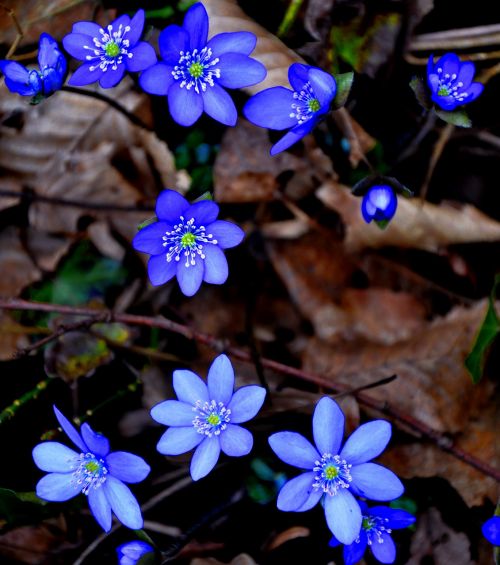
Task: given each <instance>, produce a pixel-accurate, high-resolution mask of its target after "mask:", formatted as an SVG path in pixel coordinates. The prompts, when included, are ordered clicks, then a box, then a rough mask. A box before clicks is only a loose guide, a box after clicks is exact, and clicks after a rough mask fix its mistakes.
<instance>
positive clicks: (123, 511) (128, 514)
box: [101, 475, 144, 530]
mask: <svg viewBox="0 0 500 565" xmlns="http://www.w3.org/2000/svg"><path fill="white" fill-rule="evenodd" d="M101 488H102V489H104V493H105V494H106V498H107V499H108V502H109V504H110V506H111V510H113V512H114V513H115V515H116V517H117V518H118V520H120V522H121V523H122V524H123V525H124V526H126V527H127V528H130V529H131V530H140V529H142V527H143V525H144V521H143V519H142V514H141V509H140V507H139V503H138V502H137V500H136V499H135V497H134V495H133V494H132V492H131V491H130V489H129V488H128V487H127V486H126V485H124V484H123V483H122V482H121V481H119V480H118V479H115V478H114V477H113V476H109V475H108V478H107V479H106V482H105V483H104V484H103V486H102V487H101Z"/></svg>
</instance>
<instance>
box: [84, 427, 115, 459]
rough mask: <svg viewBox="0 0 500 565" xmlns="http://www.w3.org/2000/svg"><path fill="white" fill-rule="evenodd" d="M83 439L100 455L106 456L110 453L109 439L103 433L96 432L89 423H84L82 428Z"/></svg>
mask: <svg viewBox="0 0 500 565" xmlns="http://www.w3.org/2000/svg"><path fill="white" fill-rule="evenodd" d="M81 432H82V437H83V441H84V442H85V443H86V444H87V445H88V447H89V449H90V451H92V453H93V454H94V455H98V456H99V457H106V455H107V454H108V453H109V441H108V439H107V438H106V437H104V436H103V435H102V434H98V433H96V432H94V430H93V429H92V428H91V427H90V426H89V425H88V424H87V423H85V424H83V425H82V428H81Z"/></svg>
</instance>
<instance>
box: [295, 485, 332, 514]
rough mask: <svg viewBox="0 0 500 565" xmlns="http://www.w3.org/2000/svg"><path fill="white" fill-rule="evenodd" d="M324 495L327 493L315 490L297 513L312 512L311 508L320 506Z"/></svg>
mask: <svg viewBox="0 0 500 565" xmlns="http://www.w3.org/2000/svg"><path fill="white" fill-rule="evenodd" d="M324 494H325V493H324V492H323V490H322V489H313V490H312V491H311V492H310V493H309V496H308V497H307V500H306V501H305V502H304V504H302V505H301V506H300V507H299V508H297V510H296V512H307V511H308V510H311V508H314V507H315V506H316V504H318V502H319V501H320V499H321V497H322V496H323V495H324Z"/></svg>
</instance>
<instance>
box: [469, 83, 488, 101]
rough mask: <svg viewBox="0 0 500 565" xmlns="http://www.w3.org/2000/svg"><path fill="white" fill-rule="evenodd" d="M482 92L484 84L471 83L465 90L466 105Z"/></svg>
mask: <svg viewBox="0 0 500 565" xmlns="http://www.w3.org/2000/svg"><path fill="white" fill-rule="evenodd" d="M483 90H484V84H481V83H480V82H473V83H472V84H471V85H470V86H469V88H468V89H467V94H468V96H467V98H466V101H467V103H468V102H472V101H473V100H475V99H476V98H477V97H478V96H479V95H480V94H481V93H482V92H483Z"/></svg>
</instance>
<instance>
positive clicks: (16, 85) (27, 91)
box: [5, 77, 40, 96]
mask: <svg viewBox="0 0 500 565" xmlns="http://www.w3.org/2000/svg"><path fill="white" fill-rule="evenodd" d="M5 86H6V87H7V88H8V89H9V90H10V91H11V92H15V93H16V94H19V95H20V96H34V95H36V94H38V93H39V92H40V89H39V88H38V89H37V88H35V87H34V86H33V85H31V84H23V83H20V82H16V81H14V80H11V79H10V78H8V77H5Z"/></svg>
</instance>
